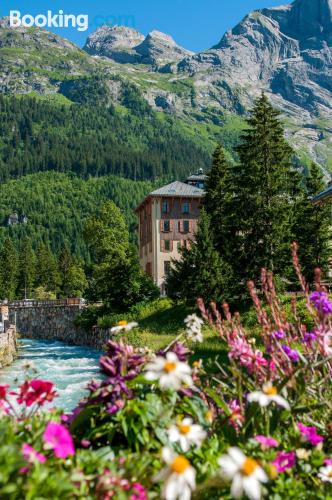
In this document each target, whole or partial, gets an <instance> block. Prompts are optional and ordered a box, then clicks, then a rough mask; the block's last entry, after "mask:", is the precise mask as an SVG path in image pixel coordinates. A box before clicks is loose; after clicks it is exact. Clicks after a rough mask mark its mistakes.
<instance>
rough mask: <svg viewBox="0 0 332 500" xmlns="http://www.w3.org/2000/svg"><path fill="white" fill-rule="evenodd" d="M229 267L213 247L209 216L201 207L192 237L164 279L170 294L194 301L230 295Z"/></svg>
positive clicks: (206, 300)
mask: <svg viewBox="0 0 332 500" xmlns="http://www.w3.org/2000/svg"><path fill="white" fill-rule="evenodd" d="M231 278H232V274H231V269H230V267H229V266H227V265H226V264H225V263H224V262H223V261H222V259H221V258H220V255H219V253H218V252H217V251H216V249H215V247H214V241H213V238H212V231H211V224H210V218H209V216H208V215H207V213H206V211H205V210H204V209H202V210H201V213H200V218H199V223H198V228H197V233H196V237H195V241H193V242H192V244H191V247H190V249H187V248H183V250H182V259H181V260H179V261H174V262H173V263H172V266H171V268H170V271H169V273H168V276H167V279H166V289H167V293H168V295H169V296H170V297H172V298H175V299H178V298H181V299H184V300H186V302H188V303H194V302H195V300H196V299H197V298H198V297H201V298H203V299H204V301H205V302H206V303H207V304H208V303H210V302H211V301H215V302H219V301H221V300H225V299H227V300H228V299H229V296H228V295H227V292H228V291H229V290H230V288H231V281H232V279H231Z"/></svg>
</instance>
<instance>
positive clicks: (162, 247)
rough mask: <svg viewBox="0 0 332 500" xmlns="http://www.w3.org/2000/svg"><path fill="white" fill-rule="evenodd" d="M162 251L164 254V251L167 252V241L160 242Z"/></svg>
mask: <svg viewBox="0 0 332 500" xmlns="http://www.w3.org/2000/svg"><path fill="white" fill-rule="evenodd" d="M160 250H161V251H162V252H164V251H165V240H160Z"/></svg>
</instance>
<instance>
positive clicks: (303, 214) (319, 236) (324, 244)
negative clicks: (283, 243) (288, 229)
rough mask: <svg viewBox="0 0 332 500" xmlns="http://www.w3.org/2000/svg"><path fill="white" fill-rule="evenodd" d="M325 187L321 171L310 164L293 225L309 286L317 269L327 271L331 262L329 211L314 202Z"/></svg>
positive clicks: (329, 208) (327, 207) (323, 205)
mask: <svg viewBox="0 0 332 500" xmlns="http://www.w3.org/2000/svg"><path fill="white" fill-rule="evenodd" d="M324 187H325V183H324V177H323V174H322V171H321V169H320V168H319V166H318V165H317V164H316V163H312V164H311V168H310V171H309V175H308V176H307V177H306V178H305V189H304V191H303V193H302V197H301V201H300V203H299V204H298V207H297V213H296V219H295V223H294V239H295V240H296V241H297V242H298V245H299V257H300V262H301V266H302V269H303V271H304V274H305V276H306V278H307V280H308V281H309V282H312V281H313V279H314V269H315V268H316V267H320V268H321V269H322V270H323V271H327V270H328V266H329V260H330V258H331V245H330V241H331V229H330V228H331V207H330V206H329V205H328V204H324V203H314V202H313V199H314V197H315V196H316V195H317V194H318V193H320V192H321V191H323V189H324Z"/></svg>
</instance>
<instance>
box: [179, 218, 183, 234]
mask: <svg viewBox="0 0 332 500" xmlns="http://www.w3.org/2000/svg"><path fill="white" fill-rule="evenodd" d="M182 231H183V222H182V221H181V220H179V232H180V233H182Z"/></svg>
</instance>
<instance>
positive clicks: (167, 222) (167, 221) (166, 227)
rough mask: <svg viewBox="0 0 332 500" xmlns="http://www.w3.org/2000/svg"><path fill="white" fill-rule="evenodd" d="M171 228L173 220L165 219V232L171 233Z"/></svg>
mask: <svg viewBox="0 0 332 500" xmlns="http://www.w3.org/2000/svg"><path fill="white" fill-rule="evenodd" d="M170 230H171V222H170V221H169V220H164V228H163V231H164V233H169V232H170Z"/></svg>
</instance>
